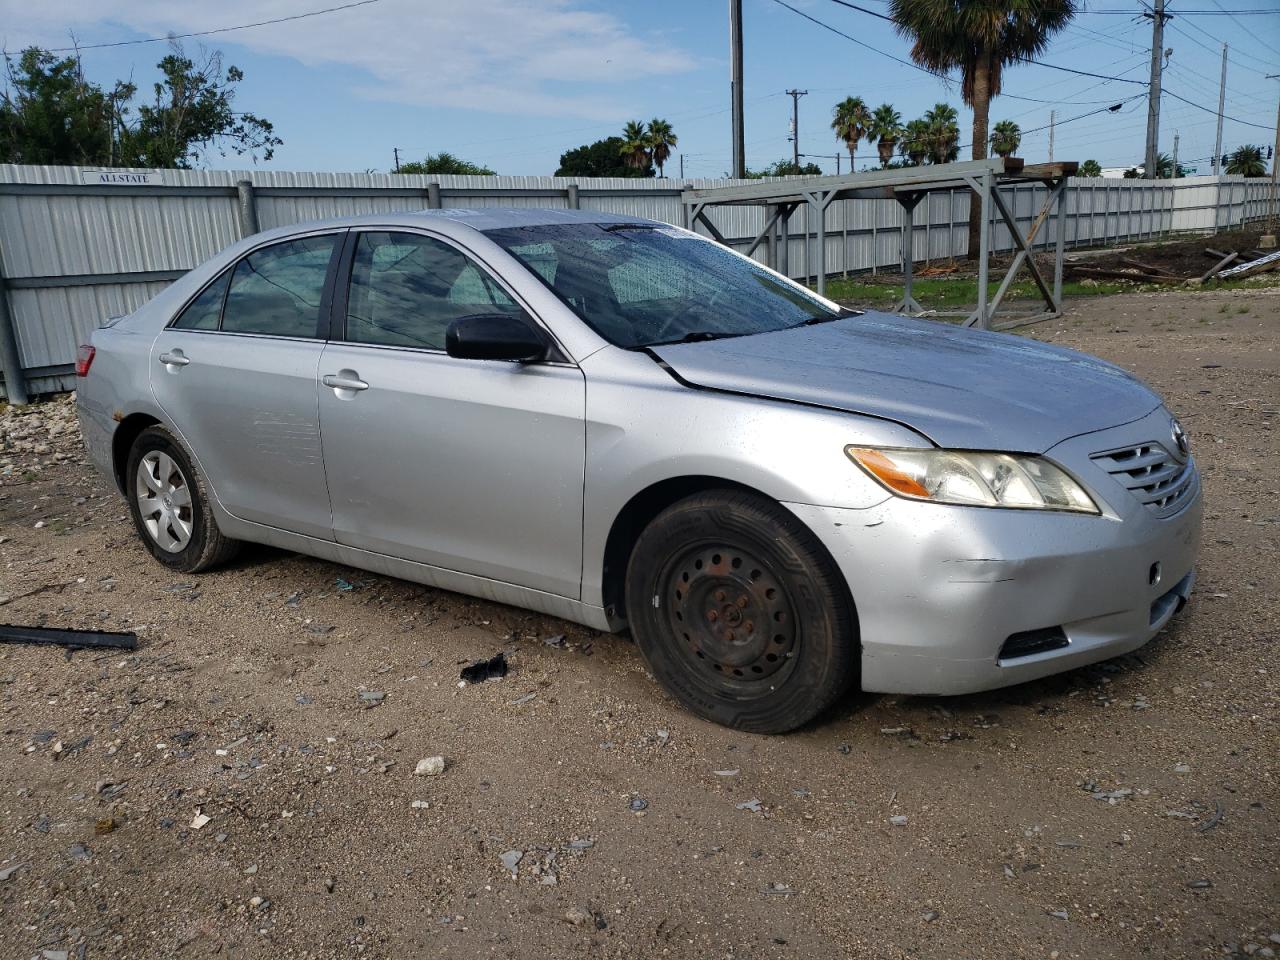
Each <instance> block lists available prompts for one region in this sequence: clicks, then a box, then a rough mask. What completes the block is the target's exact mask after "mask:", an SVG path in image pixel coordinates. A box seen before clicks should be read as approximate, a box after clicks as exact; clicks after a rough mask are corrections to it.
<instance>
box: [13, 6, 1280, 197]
mask: <svg viewBox="0 0 1280 960" xmlns="http://www.w3.org/2000/svg"><path fill="white" fill-rule="evenodd" d="M343 2H350V0H220V2H218V3H209V2H189V0H93V2H91V3H90V2H86V0H41V2H40V3H34V4H33V3H30V2H29V0H0V43H2V44H3V47H4V49H5V50H6V51H8V52H10V53H14V52H16V51H18V50H20V49H22V48H24V47H26V46H29V45H32V44H36V45H40V46H43V47H45V48H50V49H52V48H58V47H67V46H70V45H71V44H72V43H78V44H79V45H81V46H82V48H83V50H82V57H83V62H84V68H85V72H86V74H87V75H88V76H89V78H90V79H93V80H95V81H97V82H100V83H103V84H104V85H109V84H110V83H111V82H112V81H114V80H116V79H123V78H132V79H133V80H134V81H135V82H137V83H138V84H139V86H140V87H141V88H142V89H144V90H145V89H147V87H148V85H149V84H150V83H152V82H153V81H154V79H155V78H156V75H157V71H156V69H155V64H156V62H157V61H158V60H159V59H160V58H161V57H162V56H163V55H164V54H165V52H166V49H165V43H163V42H160V43H127V44H123V45H119V46H108V47H93V46H92V45H94V44H113V43H114V44H120V43H121V42H122V41H136V40H141V39H146V38H152V37H165V36H167V35H170V34H181V33H190V32H196V31H205V30H223V29H224V28H227V27H234V26H238V25H242V24H248V23H254V22H258V21H262V20H269V19H274V18H279V17H290V16H295V15H298V14H306V13H310V12H312V11H316V10H320V9H323V8H325V7H333V6H337V5H339V4H341V3H343ZM785 3H786V4H789V5H790V7H791V8H794V9H788V6H787V5H785V4H784V3H783V2H782V0H744V12H743V33H744V64H745V77H746V80H745V84H744V97H745V101H746V109H745V139H746V144H747V146H746V151H747V162H748V165H749V166H750V167H753V168H760V167H763V166H765V165H767V164H769V163H771V162H773V161H775V160H778V159H781V158H789V157H790V155H791V149H792V147H791V143H790V141H789V139H788V137H789V134H790V130H789V127H790V120H791V108H792V99H791V97H789V96H787V95H786V93H785V92H784V91H786V90H788V89H801V90H808V94H807V95H806V96H803V97H801V98H800V100H799V114H800V117H799V121H800V122H799V126H800V148H801V153H803V154H806V155H808V157H807V158H806V159H808V160H810V161H812V162H815V163H818V164H819V165H820V166H821V167H822V168H823V170H824V171H826V172H831V173H834V172H835V168H836V160H835V154H836V153H837V152H841V153H843V152H844V147H843V144H842V143H841V142H840V141H837V140H836V139H835V136H834V134H833V133H832V131H831V129H830V121H831V114H832V108H833V106H834V104H835V103H836V102H837V101H839V100H841V99H843V98H844V97H845V96H850V95H852V96H861V97H862V98H863V99H864V100H866V101H867V103H868V104H869V105H870V106H871V107H873V108H874V107H875V106H878V105H879V104H881V103H886V102H887V103H891V104H892V105H893V106H894V107H895V109H897V110H898V111H899V112H900V113H901V114H902V117H903V120H904V121H906V120H910V119H913V118H915V117H918V116H920V115H921V114H923V113H924V111H925V110H927V109H929V107H931V106H932V105H933V104H935V103H937V102H940V101H946V102H949V103H951V104H952V105H954V106H955V107H957V108H958V109H959V110H960V112H961V127H962V131H963V132H964V136H962V138H961V140H962V143H965V144H967V143H968V142H969V138H968V130H969V124H970V123H971V114H970V113H969V111H968V110H967V109H965V108H963V106H962V104H961V100H960V90H959V84H958V83H956V82H950V83H949V82H947V81H945V80H943V79H941V78H938V77H935V76H932V75H930V74H928V73H925V72H922V71H920V70H918V69H915V68H913V67H912V66H910V65H908V64H906V63H901V62H898V61H900V60H902V61H909V60H910V54H909V50H910V45H909V43H908V42H907V41H905V40H903V39H902V38H900V37H898V36H897V35H896V34H895V32H894V30H893V26H892V24H889V23H887V22H885V21H883V20H880V19H878V18H876V17H874V16H870V15H868V14H867V13H863V12H859V11H857V10H853V9H850V8H848V7H846V6H843V5H841V4H839V3H838V2H836V0H785ZM857 5H859V6H862V7H864V8H866V9H868V10H874V11H883V10H885V9H886V7H887V3H886V0H857ZM1180 8H1185V9H1186V10H1187V11H1188V12H1187V13H1186V14H1185V15H1184V14H1180V12H1179V10H1180ZM1273 9H1274V11H1275V12H1274V13H1267V14H1264V15H1253V14H1243V13H1241V14H1238V15H1227V14H1226V13H1216V11H1232V10H1236V11H1243V10H1254V11H1256V10H1266V11H1271V10H1273ZM1112 10H1114V11H1118V13H1116V14H1108V13H1104V12H1102V11H1112ZM1197 10H1209V11H1215V14H1214V15H1200V14H1196V13H1194V12H1192V11H1197ZM797 11H798V12H797ZM1129 11H1131V12H1129ZM1168 11H1169V12H1170V13H1172V14H1173V19H1172V20H1171V21H1170V22H1169V24H1168V25H1167V26H1166V30H1165V40H1164V46H1165V47H1166V49H1170V48H1171V49H1172V53H1171V54H1170V55H1169V60H1168V63H1169V66H1168V68H1167V70H1166V72H1165V75H1164V83H1165V89H1166V90H1167V91H1168V93H1169V94H1170V95H1169V96H1167V97H1165V98H1164V102H1163V106H1162V112H1161V133H1160V149H1161V150H1162V151H1164V152H1167V153H1170V154H1172V153H1173V152H1174V136H1175V134H1177V135H1178V141H1179V142H1178V158H1179V161H1180V162H1183V163H1185V164H1187V165H1188V166H1191V167H1194V168H1196V169H1197V172H1199V173H1209V172H1210V169H1209V160H1208V157H1209V156H1210V155H1211V154H1212V153H1213V151H1214V137H1215V127H1216V123H1217V119H1216V116H1215V113H1216V109H1217V99H1218V81H1219V75H1220V71H1221V65H1222V60H1221V57H1222V44H1223V43H1224V42H1225V43H1227V44H1228V45H1229V52H1228V75H1227V98H1226V109H1225V113H1226V114H1227V115H1228V116H1229V117H1231V118H1233V119H1228V120H1226V121H1225V125H1224V131H1223V150H1224V152H1229V151H1230V150H1231V149H1234V148H1235V147H1236V146H1238V145H1239V144H1241V143H1246V142H1248V143H1256V144H1262V145H1263V146H1264V155H1265V147H1266V146H1267V145H1270V144H1272V143H1273V142H1274V139H1275V133H1274V129H1275V123H1276V109H1277V98H1278V97H1280V80H1276V79H1267V78H1266V75H1267V74H1280V0H1168ZM802 14H807V15H808V16H809V17H812V18H814V20H818V21H821V22H822V23H825V24H827V25H829V26H830V27H833V28H835V29H836V30H839V31H841V32H843V33H845V34H847V35H848V37H851V38H853V39H849V38H848V37H843V36H839V35H838V34H837V33H835V32H832V31H831V30H828V29H826V28H824V27H823V26H822V25H820V24H819V23H815V22H814V21H813V20H810V19H806V18H805V17H804V16H802ZM855 41H858V42H855ZM184 43H185V44H186V45H187V50H188V53H192V52H195V51H197V50H198V49H199V47H200V45H202V44H203V45H204V46H205V47H207V48H209V49H215V50H221V51H222V53H223V57H224V62H225V63H226V64H234V65H235V66H238V67H239V68H240V69H241V70H243V71H244V74H245V79H244V80H243V82H242V83H240V84H239V86H238V93H237V99H236V107H237V109H240V110H246V111H250V112H252V113H255V114H257V115H259V116H262V117H266V118H267V119H269V120H270V121H271V122H272V123H273V124H274V125H275V127H276V133H277V134H278V135H279V136H280V137H281V138H283V140H284V145H283V146H281V147H280V148H278V149H277V150H276V152H275V156H274V157H273V158H272V160H270V161H269V162H263V161H261V160H259V161H258V163H257V165H258V166H259V167H263V168H267V169H277V170H320V171H350V170H354V171H362V170H377V171H386V170H389V169H391V167H392V166H393V163H394V153H393V150H394V148H399V151H400V157H401V159H402V160H409V159H420V158H422V157H423V156H425V155H426V154H428V153H435V152H438V151H441V150H448V151H450V152H452V153H455V154H458V155H460V156H462V157H465V158H467V159H469V160H472V161H474V162H477V163H481V164H484V165H486V166H488V167H491V168H493V169H494V170H496V171H497V172H498V173H503V174H518V175H545V174H551V173H554V172H555V169H556V167H557V166H558V162H559V156H560V154H561V153H562V152H564V151H565V150H567V149H571V148H573V147H576V146H579V145H581V144H584V143H588V142H590V141H593V140H596V139H599V138H602V137H606V136H611V135H614V134H616V133H618V132H619V131H620V130H621V128H622V125H623V124H624V123H625V122H626V121H627V120H631V119H638V120H648V119H650V118H652V117H662V118H664V119H667V120H669V121H670V122H671V123H672V125H673V127H674V128H675V131H676V134H677V135H678V136H679V145H678V147H677V148H676V150H675V151H674V155H673V157H672V159H671V160H670V161H669V162H668V166H667V171H666V172H667V174H668V175H677V174H679V172H680V155H681V154H682V155H683V162H684V173H685V175H686V176H690V177H719V176H723V175H725V174H726V173H727V171H728V170H729V167H730V119H729V42H728V3H727V0H645V2H642V3H635V2H628V0H371V2H366V3H363V4H361V5H359V6H355V7H352V8H349V9H345V10H337V11H334V12H330V13H325V14H323V15H319V16H312V17H306V18H303V19H295V20H290V21H288V22H284V23H277V24H271V25H266V26H257V27H252V28H249V29H242V30H229V31H226V32H220V33H217V34H213V35H210V36H205V37H200V38H195V39H189V40H186V41H184ZM1150 47H1151V21H1150V20H1145V19H1143V18H1142V16H1141V12H1140V4H1139V0H1089V2H1088V4H1087V7H1086V12H1084V13H1082V14H1081V15H1080V16H1078V17H1077V18H1076V19H1075V21H1074V22H1073V23H1072V24H1071V25H1070V26H1069V27H1067V28H1066V29H1065V30H1063V31H1062V32H1061V33H1059V34H1058V35H1057V36H1056V37H1055V38H1054V40H1053V41H1052V44H1051V46H1050V48H1049V50H1048V51H1047V52H1046V53H1045V54H1044V55H1043V57H1042V58H1041V59H1042V60H1043V61H1045V62H1047V63H1051V64H1056V65H1059V66H1063V67H1070V68H1072V69H1075V70H1079V71H1086V72H1089V73H1096V74H1101V75H1105V76H1108V77H1118V78H1121V79H1120V80H1102V79H1098V78H1095V77H1088V76H1081V75H1078V74H1073V73H1068V72H1065V71H1059V70H1054V69H1050V68H1047V67H1042V66H1038V65H1020V66H1017V67H1014V68H1010V69H1009V70H1007V72H1006V74H1005V79H1004V94H1005V95H1003V96H1000V97H998V98H997V99H996V100H995V101H994V102H993V104H992V108H991V121H992V123H994V122H996V121H998V120H1003V119H1010V120H1014V121H1015V122H1017V123H1018V124H1019V125H1020V126H1021V127H1022V129H1023V131H1024V137H1023V142H1022V146H1021V148H1020V149H1019V150H1018V155H1020V156H1022V157H1025V158H1026V159H1027V160H1028V161H1040V160H1045V159H1048V155H1049V130H1048V126H1049V122H1050V111H1054V112H1055V114H1056V121H1057V122H1056V124H1055V128H1054V151H1053V155H1054V157H1055V159H1058V160H1078V161H1083V160H1086V159H1095V160H1097V161H1098V162H1099V163H1101V164H1102V165H1103V166H1104V167H1109V166H1128V165H1131V164H1133V163H1135V162H1139V161H1140V160H1141V157H1142V153H1143V144H1144V138H1145V129H1146V109H1147V106H1146V98H1145V87H1143V86H1139V85H1138V84H1136V83H1126V82H1123V81H1124V80H1126V79H1127V80H1140V81H1145V80H1146V79H1147V77H1148V75H1149V71H1150ZM895 58H896V59H895ZM1174 95H1176V96H1177V97H1181V98H1184V100H1186V101H1190V103H1186V102H1182V101H1180V100H1178V99H1175V98H1174ZM1017 98H1023V99H1017ZM1121 102H1123V105H1122V106H1121V107H1120V109H1119V110H1118V111H1116V112H1114V113H1112V112H1110V111H1108V110H1106V108H1107V107H1108V106H1110V105H1113V104H1115V103H1121ZM1086 114H1088V115H1086ZM1249 124H1253V126H1250V125H1249ZM824 155H825V156H824ZM967 156H968V151H967V149H966V150H965V151H963V153H962V158H963V157H967ZM857 159H858V164H857V165H858V167H859V169H861V168H863V167H864V166H873V165H875V164H876V160H875V149H874V147H872V146H870V145H867V144H865V143H864V144H863V145H861V146H860V148H859V151H858V156H857ZM205 165H206V166H208V167H210V168H215V169H218V168H235V169H241V168H244V167H247V166H251V164H250V163H249V161H248V160H247V159H246V158H240V157H237V156H236V155H234V154H230V155H228V156H225V157H224V156H220V155H218V154H217V153H216V152H215V153H213V154H212V155H210V156H208V157H207V158H206V160H205ZM841 169H842V170H844V171H847V170H848V156H847V154H846V155H844V156H843V158H842V160H841Z"/></svg>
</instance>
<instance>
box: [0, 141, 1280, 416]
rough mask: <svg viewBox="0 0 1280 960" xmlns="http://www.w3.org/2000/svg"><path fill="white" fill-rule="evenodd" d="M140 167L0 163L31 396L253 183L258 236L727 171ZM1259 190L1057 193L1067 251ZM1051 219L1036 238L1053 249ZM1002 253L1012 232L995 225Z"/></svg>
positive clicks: (7, 278)
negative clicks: (117, 172)
mask: <svg viewBox="0 0 1280 960" xmlns="http://www.w3.org/2000/svg"><path fill="white" fill-rule="evenodd" d="M139 172H140V173H142V172H145V173H148V174H149V175H150V176H149V177H148V179H149V180H151V181H152V182H150V183H147V184H132V185H131V184H115V183H112V184H102V183H85V182H84V180H86V179H93V173H92V171H88V170H85V171H82V170H81V169H80V168H77V167H30V166H14V165H0V313H2V312H3V311H4V310H5V309H6V305H7V310H8V313H9V316H10V318H11V321H12V325H13V328H14V332H15V336H16V340H17V349H18V353H19V356H20V359H21V363H22V367H23V369H24V370H25V372H26V376H27V381H28V391H29V392H31V393H43V392H50V391H55V390H65V389H70V388H71V387H72V386H73V385H74V378H73V377H71V376H70V373H71V364H72V362H73V360H74V357H75V350H76V345H77V344H78V343H80V342H82V341H83V340H84V339H85V338H86V336H87V334H88V332H89V331H90V330H91V329H92V328H93V327H94V326H95V325H96V324H97V323H98V321H99V320H100V319H101V318H103V317H108V316H113V315H118V314H122V313H128V312H130V311H132V310H134V309H136V308H137V307H139V306H140V305H142V304H143V303H145V302H146V301H147V300H148V299H149V298H151V297H152V296H154V295H155V294H156V293H157V292H158V291H160V290H162V289H163V288H164V286H165V285H166V284H167V283H169V282H171V281H172V280H173V279H175V278H176V277H178V276H180V275H181V274H182V273H183V272H185V271H187V270H189V269H191V268H192V267H194V266H196V265H197V264H199V263H201V262H202V261H203V260H205V259H207V258H208V257H210V256H212V255H213V254H214V253H216V252H217V251H219V250H221V249H222V248H223V247H226V246H227V245H228V244H230V243H232V242H234V241H235V240H238V239H239V238H240V237H241V236H242V235H244V233H245V232H246V231H249V232H251V221H247V220H246V218H245V216H244V213H245V210H244V207H243V204H242V200H243V198H242V197H241V195H240V194H239V192H238V190H237V186H236V185H237V183H238V182H240V181H249V182H250V183H251V184H252V191H253V197H254V201H255V203H254V206H255V207H256V216H257V222H258V226H259V227H260V228H261V229H264V230H265V229H269V228H272V227H277V226H283V225H286V224H290V223H299V222H304V221H307V220H316V219H322V218H327V217H335V216H347V215H355V214H364V213H378V212H382V211H393V210H406V209H421V208H423V207H427V206H432V205H439V206H443V207H487V206H514V207H561V208H564V207H570V206H577V207H580V208H581V209H584V210H604V211H608V212H611V213H624V214H633V215H636V216H643V217H650V218H652V219H655V220H662V221H665V222H667V223H672V224H679V225H684V224H683V222H682V221H683V217H684V215H685V210H684V206H683V204H682V203H681V202H680V194H681V190H683V189H685V188H707V187H717V186H728V185H731V184H734V183H738V182H741V181H733V180H703V179H690V180H674V179H667V180H626V179H565V178H557V177H454V176H447V177H446V176H399V175H392V174H376V173H375V174H356V173H284V172H274V171H194V170H165V171H162V172H160V173H159V175H157V172H156V171H139ZM1002 189H1003V192H1004V196H1005V198H1006V200H1007V201H1008V202H1009V203H1010V204H1011V208H1012V209H1013V210H1014V212H1015V213H1016V215H1017V217H1018V219H1019V222H1020V223H1022V224H1025V225H1029V224H1030V222H1031V219H1032V217H1033V216H1034V215H1035V214H1036V213H1037V212H1038V211H1039V209H1040V206H1041V204H1042V203H1043V200H1044V189H1045V188H1044V187H1042V186H1040V185H1037V184H1023V185H1018V186H1006V187H1004V188H1002ZM1266 199H1267V194H1266V183H1265V182H1263V181H1260V180H1257V181H1249V180H1244V179H1242V178H1238V177H1217V178H1215V177H1192V178H1187V179H1184V180H1178V181H1170V180H1164V181H1142V180H1093V179H1075V180H1073V181H1072V183H1071V187H1070V189H1069V190H1068V191H1067V194H1066V202H1065V209H1064V211H1063V213H1062V216H1063V217H1064V218H1065V219H1064V223H1065V227H1066V231H1067V233H1066V242H1067V244H1068V245H1069V246H1096V245H1100V244H1110V243H1117V242H1120V243H1124V242H1129V241H1137V240H1145V239H1150V238H1154V237H1159V236H1164V235H1168V234H1170V233H1180V232H1187V231H1202V232H1211V231H1213V230H1215V229H1224V228H1227V227H1231V226H1238V225H1240V224H1242V223H1244V222H1247V221H1250V220H1255V219H1258V218H1260V217H1262V216H1264V215H1265V206H1266ZM901 212H902V211H901V208H900V207H899V205H898V204H897V203H896V202H894V201H892V200H861V201H857V200H851V201H843V202H838V203H835V204H832V206H831V208H830V210H829V211H828V219H827V237H828V245H827V250H826V257H825V261H826V262H825V264H824V266H825V269H826V270H827V272H828V274H832V273H841V272H849V271H864V270H877V269H880V268H885V267H888V268H890V269H896V268H897V265H898V264H899V262H900V260H901V251H902V237H901V226H902V217H901ZM709 215H710V216H711V217H712V218H713V220H714V222H715V223H716V225H717V227H718V228H719V229H720V231H721V232H722V233H723V234H724V235H725V236H726V237H728V238H730V240H731V241H733V242H734V243H735V244H741V245H742V246H743V247H745V246H746V245H747V244H748V243H749V242H750V240H751V239H752V238H753V237H754V236H755V234H756V233H757V232H758V231H759V230H760V229H761V228H762V227H763V225H764V219H763V218H764V213H763V211H762V210H761V209H759V208H754V207H732V208H721V209H715V210H712V211H710V212H709ZM806 216H807V211H806V210H804V209H802V210H801V211H799V212H798V213H797V215H796V218H795V221H794V223H793V229H794V230H795V231H796V233H795V234H793V247H792V250H791V259H790V264H791V271H792V274H793V275H794V276H796V277H806V276H809V275H810V274H812V272H813V269H812V267H813V265H811V264H810V263H808V262H806V253H807V250H808V248H809V246H810V245H809V244H808V243H806V242H805V236H806V233H807V232H809V231H810V229H811V228H812V227H814V226H816V224H813V225H810V224H809V223H807V222H806V219H805V217H806ZM968 216H969V194H968V192H967V191H954V192H952V193H940V194H933V195H930V196H929V197H928V200H927V201H926V203H925V204H923V205H922V208H921V209H918V210H917V211H916V213H915V230H914V235H913V237H912V243H911V249H912V253H913V256H914V258H915V259H916V260H918V261H929V260H933V259H945V258H949V257H953V256H959V255H961V254H963V253H964V252H965V249H966V246H967V240H968V237H967V224H968ZM1056 229H1057V215H1055V216H1054V217H1053V218H1051V220H1050V222H1049V223H1048V224H1047V228H1046V229H1042V230H1041V231H1040V232H1039V234H1038V236H1037V244H1038V245H1048V244H1049V243H1051V242H1052V239H1053V237H1054V235H1055V234H1054V231H1055V230H1056ZM994 241H995V248H996V249H997V250H1001V249H1008V248H1009V247H1010V245H1011V244H1010V240H1009V234H1008V231H1007V229H1006V228H1005V227H1004V226H1003V225H1001V226H999V227H998V228H997V229H996V231H995V234H994Z"/></svg>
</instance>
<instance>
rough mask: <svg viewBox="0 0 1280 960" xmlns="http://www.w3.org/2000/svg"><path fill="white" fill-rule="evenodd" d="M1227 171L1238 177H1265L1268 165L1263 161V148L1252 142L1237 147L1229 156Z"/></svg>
mask: <svg viewBox="0 0 1280 960" xmlns="http://www.w3.org/2000/svg"><path fill="white" fill-rule="evenodd" d="M1227 173H1230V174H1232V175H1234V176H1237V177H1265V176H1266V175H1267V165H1266V164H1265V163H1263V161H1262V148H1261V147H1255V146H1254V145H1253V144H1251V143H1246V144H1244V145H1243V146H1240V147H1236V148H1235V150H1233V151H1232V153H1231V156H1229V157H1228V158H1227Z"/></svg>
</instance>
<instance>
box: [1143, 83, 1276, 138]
mask: <svg viewBox="0 0 1280 960" xmlns="http://www.w3.org/2000/svg"><path fill="white" fill-rule="evenodd" d="M1164 92H1165V93H1166V94H1167V95H1168V96H1170V97H1173V99H1175V100H1181V101H1182V102H1183V103H1185V104H1188V105H1189V106H1192V107H1195V108H1196V109H1197V110H1203V111H1204V112H1205V113H1212V114H1213V115H1214V116H1215V117H1216V116H1217V115H1218V111H1217V110H1210V109H1209V108H1208V107H1204V106H1201V105H1200V104H1198V103H1196V102H1195V101H1194V100H1188V99H1187V98H1186V97H1180V96H1178V95H1177V94H1176V93H1174V92H1173V91H1172V90H1167V89H1166V90H1165V91H1164ZM1222 116H1223V117H1225V118H1226V119H1227V120H1230V121H1231V122H1232V123H1242V124H1244V125H1245V126H1246V127H1257V128H1258V129H1259V130H1268V131H1269V130H1272V129H1273V128H1272V127H1265V126H1263V125H1262V124H1260V123H1250V122H1249V121H1248V120H1241V119H1240V118H1239V117H1233V116H1231V115H1230V114H1226V113H1224V114H1223V115H1222Z"/></svg>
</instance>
